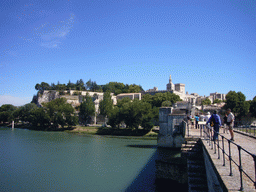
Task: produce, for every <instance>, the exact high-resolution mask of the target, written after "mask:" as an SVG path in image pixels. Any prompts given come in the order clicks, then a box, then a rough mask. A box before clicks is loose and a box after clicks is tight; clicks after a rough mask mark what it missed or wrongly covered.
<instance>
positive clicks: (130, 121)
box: [120, 99, 154, 130]
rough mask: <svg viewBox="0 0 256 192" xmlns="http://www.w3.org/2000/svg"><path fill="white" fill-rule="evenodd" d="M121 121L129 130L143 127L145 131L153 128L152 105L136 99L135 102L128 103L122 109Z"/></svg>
mask: <svg viewBox="0 0 256 192" xmlns="http://www.w3.org/2000/svg"><path fill="white" fill-rule="evenodd" d="M120 117H121V118H120V119H121V120H123V121H124V122H125V124H126V126H127V127H128V128H135V129H136V130H137V129H138V127H139V125H141V126H142V127H143V128H144V129H150V128H152V127H153V121H152V120H153V118H154V115H153V113H152V107H151V104H149V103H147V102H143V101H140V100H137V99H135V100H134V101H133V102H126V103H123V105H122V106H121V108H120Z"/></svg>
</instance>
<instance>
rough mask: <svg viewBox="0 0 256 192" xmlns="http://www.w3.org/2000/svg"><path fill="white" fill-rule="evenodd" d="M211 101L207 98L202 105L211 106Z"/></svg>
mask: <svg viewBox="0 0 256 192" xmlns="http://www.w3.org/2000/svg"><path fill="white" fill-rule="evenodd" d="M211 103H212V102H211V100H210V99H209V98H206V99H204V100H203V101H202V103H201V104H202V105H211Z"/></svg>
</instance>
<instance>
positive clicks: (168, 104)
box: [162, 101, 172, 107]
mask: <svg viewBox="0 0 256 192" xmlns="http://www.w3.org/2000/svg"><path fill="white" fill-rule="evenodd" d="M171 106H172V102H171V101H164V102H163V103H162V107H171Z"/></svg>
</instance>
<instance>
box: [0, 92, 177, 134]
mask: <svg viewBox="0 0 256 192" xmlns="http://www.w3.org/2000/svg"><path fill="white" fill-rule="evenodd" d="M179 100H180V97H179V96H177V95H175V94H173V93H157V94H156V95H154V96H151V95H148V94H146V95H144V96H143V98H142V100H138V99H135V100H134V101H132V100H131V99H129V98H123V99H121V100H118V101H117V105H116V106H114V105H113V101H112V99H111V95H110V92H109V91H107V92H105V93H104V95H103V100H102V101H100V103H99V111H100V113H99V114H100V115H102V116H103V117H105V118H108V124H109V125H110V126H111V127H112V128H119V127H120V124H121V123H122V122H123V123H125V124H126V127H127V128H129V129H138V127H139V126H141V127H143V128H144V129H147V130H149V129H150V128H152V127H153V125H154V123H155V122H157V121H158V115H159V114H158V113H159V107H161V106H162V105H164V102H166V101H168V102H170V103H175V102H177V101H179ZM95 113H96V110H95V104H94V102H93V98H92V97H90V96H89V94H88V93H87V94H86V96H85V98H84V100H83V101H82V103H81V104H80V106H78V107H77V108H76V109H75V108H73V107H72V105H71V104H69V103H67V100H66V99H65V98H57V99H55V100H52V101H50V102H48V103H42V107H38V106H37V105H36V104H34V103H28V104H26V105H24V106H21V107H15V106H13V105H3V106H1V107H0V123H11V121H15V122H22V123H27V124H29V125H31V126H33V127H34V128H35V129H57V128H58V127H61V128H64V127H68V128H70V127H72V126H75V125H77V124H87V123H89V122H90V121H91V118H93V117H94V116H95V115H98V114H95Z"/></svg>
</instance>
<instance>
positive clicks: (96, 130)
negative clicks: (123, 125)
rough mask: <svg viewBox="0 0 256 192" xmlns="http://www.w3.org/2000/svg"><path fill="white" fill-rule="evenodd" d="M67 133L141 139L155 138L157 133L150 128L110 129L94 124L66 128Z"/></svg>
mask: <svg viewBox="0 0 256 192" xmlns="http://www.w3.org/2000/svg"><path fill="white" fill-rule="evenodd" d="M65 132H68V133H78V134H91V135H106V136H113V137H120V136H122V137H133V138H134V137H138V138H142V139H157V135H158V133H156V132H154V131H152V130H150V131H145V130H143V129H138V130H132V129H112V128H109V127H95V126H80V125H78V126H76V127H75V128H74V129H72V130H66V131H65Z"/></svg>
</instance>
